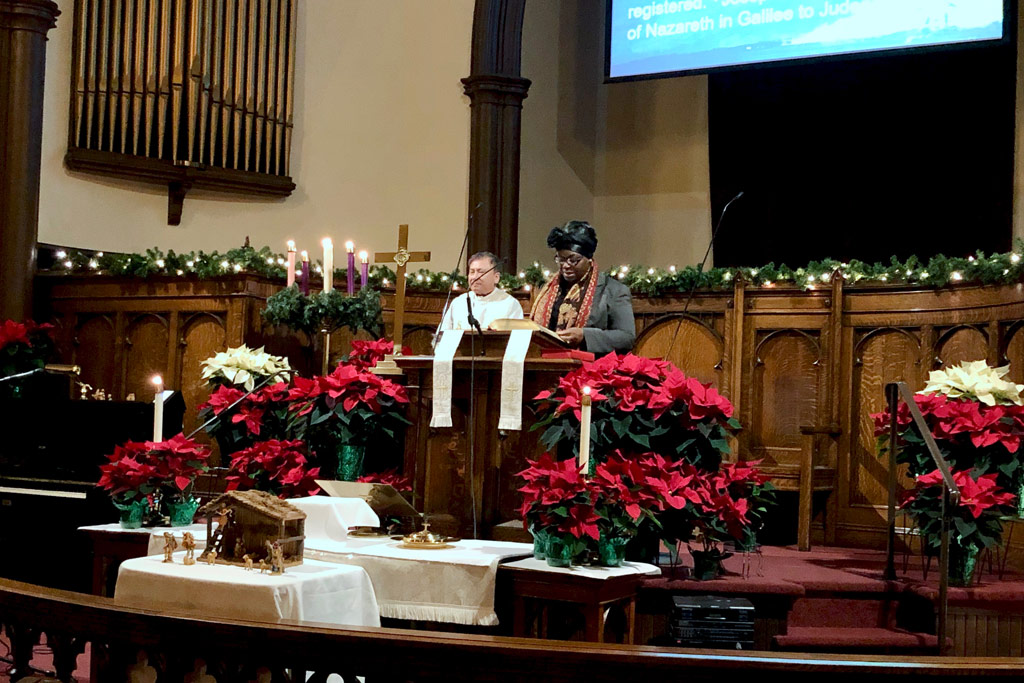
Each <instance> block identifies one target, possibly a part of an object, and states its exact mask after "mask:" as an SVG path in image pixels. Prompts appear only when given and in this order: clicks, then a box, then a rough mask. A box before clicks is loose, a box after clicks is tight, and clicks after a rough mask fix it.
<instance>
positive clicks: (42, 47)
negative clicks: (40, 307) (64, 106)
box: [0, 0, 60, 320]
mask: <svg viewBox="0 0 1024 683" xmlns="http://www.w3.org/2000/svg"><path fill="white" fill-rule="evenodd" d="M58 15H60V10H58V9H57V4H56V3H54V2H51V1H50V0H0V169H2V170H0V320H5V319H7V318H13V319H15V320H22V319H25V318H31V317H32V278H33V276H34V275H35V268H36V237H37V228H38V223H39V158H40V154H41V150H42V142H43V75H44V73H45V71H46V34H47V32H49V30H50V29H51V28H53V27H54V26H55V25H56V23H57V16H58Z"/></svg>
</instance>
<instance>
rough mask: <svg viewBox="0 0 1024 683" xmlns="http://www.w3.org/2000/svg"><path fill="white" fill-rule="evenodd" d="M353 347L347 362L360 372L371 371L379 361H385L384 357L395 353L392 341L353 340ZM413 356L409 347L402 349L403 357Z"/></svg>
mask: <svg viewBox="0 0 1024 683" xmlns="http://www.w3.org/2000/svg"><path fill="white" fill-rule="evenodd" d="M351 345H352V351H351V352H350V353H349V354H348V357H347V358H346V359H345V362H346V363H347V364H349V365H354V366H356V367H357V368H359V369H360V370H369V369H370V368H372V367H373V366H375V365H376V364H377V362H378V361H380V360H383V359H384V356H387V355H389V354H391V353H393V352H394V350H395V344H394V342H392V341H391V340H390V339H378V340H376V341H364V340H361V339H353V340H352V342H351ZM411 354H412V349H410V348H409V347H408V346H403V347H402V355H404V356H408V355H411Z"/></svg>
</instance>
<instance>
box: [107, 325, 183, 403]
mask: <svg viewBox="0 0 1024 683" xmlns="http://www.w3.org/2000/svg"><path fill="white" fill-rule="evenodd" d="M169 328H170V325H169V321H168V319H167V317H166V316H165V315H161V314H157V313H143V314H141V315H130V316H128V317H127V320H126V329H125V335H124V345H125V353H124V354H123V355H122V361H121V362H122V365H121V373H120V374H121V387H122V388H121V390H120V392H119V393H118V395H117V398H118V399H121V400H124V399H125V398H126V397H127V396H128V395H129V394H135V398H136V400H139V401H152V400H153V395H154V391H155V389H154V387H153V384H152V382H151V381H150V380H151V379H152V377H153V375H160V376H161V377H165V376H166V375H167V368H168V367H169V365H170V363H169V361H170V358H169V357H168V354H167V348H168V344H169V337H170V329H169ZM168 386H170V385H168Z"/></svg>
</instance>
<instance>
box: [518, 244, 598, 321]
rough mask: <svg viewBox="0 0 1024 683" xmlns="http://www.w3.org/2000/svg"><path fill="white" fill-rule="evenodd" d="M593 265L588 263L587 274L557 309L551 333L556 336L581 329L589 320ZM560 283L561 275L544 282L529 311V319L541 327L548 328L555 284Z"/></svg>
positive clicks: (594, 282)
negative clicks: (572, 328)
mask: <svg viewBox="0 0 1024 683" xmlns="http://www.w3.org/2000/svg"><path fill="white" fill-rule="evenodd" d="M597 273H598V269H597V262H596V261H591V262H590V270H589V271H587V274H586V275H584V276H583V279H581V280H579V281H578V282H574V283H573V284H572V286H571V287H569V291H568V292H566V293H565V298H564V299H562V303H561V304H559V306H558V321H557V323H556V324H555V328H554V331H555V332H559V331H561V330H566V329H568V328H570V327H584V326H586V324H587V319H588V318H589V317H590V309H591V307H592V306H593V305H594V292H595V291H596V290H597ZM561 279H562V273H561V271H559V272H557V273H555V276H554V277H553V278H551V279H550V280H548V281H547V282H546V283H545V284H544V287H543V288H541V290H540V293H539V294H538V295H537V300H536V301H535V302H534V303H533V309H532V310H531V311H530V318H531V319H532V320H533V321H534V322H535V323H537V324H538V325H541V326H543V327H550V323H551V313H552V309H553V308H554V305H555V301H556V300H557V299H558V294H559V283H560V282H561Z"/></svg>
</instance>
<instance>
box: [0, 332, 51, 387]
mask: <svg viewBox="0 0 1024 683" xmlns="http://www.w3.org/2000/svg"><path fill="white" fill-rule="evenodd" d="M51 330H53V325H50V324H49V323H44V324H42V325H38V324H36V323H34V322H33V321H31V320H26V321H25V322H24V323H19V322H16V321H14V320H4V321H3V322H2V323H0V378H3V377H10V376H11V375H17V374H19V373H22V372H27V371H29V370H34V369H36V368H41V367H43V364H44V363H45V362H46V359H47V358H48V357H49V356H50V355H52V353H53V339H52V338H51V334H52V332H51ZM22 386H23V384H22V382H21V381H19V380H11V381H9V382H3V383H0V397H11V398H16V397H18V396H20V395H21V389H22Z"/></svg>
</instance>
